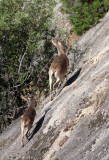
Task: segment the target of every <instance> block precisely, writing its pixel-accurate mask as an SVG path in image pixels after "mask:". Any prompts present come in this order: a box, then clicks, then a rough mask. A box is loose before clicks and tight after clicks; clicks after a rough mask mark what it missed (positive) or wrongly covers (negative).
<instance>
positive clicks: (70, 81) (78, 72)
mask: <svg viewBox="0 0 109 160" xmlns="http://www.w3.org/2000/svg"><path fill="white" fill-rule="evenodd" d="M80 72H81V68H79V69H78V70H77V71H76V72H75V73H74V75H73V76H72V77H70V78H69V79H68V80H67V82H66V83H65V84H64V85H63V86H62V88H61V89H60V90H59V92H58V93H57V95H56V96H58V95H59V94H60V93H61V91H62V89H63V88H65V87H66V86H69V85H71V84H72V83H73V82H74V81H75V80H76V79H77V78H78V76H79V75H80Z"/></svg>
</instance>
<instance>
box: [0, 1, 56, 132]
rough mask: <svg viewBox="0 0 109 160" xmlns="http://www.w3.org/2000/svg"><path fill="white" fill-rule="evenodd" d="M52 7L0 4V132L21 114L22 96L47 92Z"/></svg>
mask: <svg viewBox="0 0 109 160" xmlns="http://www.w3.org/2000/svg"><path fill="white" fill-rule="evenodd" d="M53 6H54V2H53V1H49V0H44V1H43V0H32V1H31V0H30V1H29V0H8V1H7V0H1V1H0V73H1V74H0V126H1V127H0V128H1V129H0V132H1V131H2V129H3V128H4V127H6V126H7V125H8V124H10V123H11V121H12V119H14V118H17V117H18V116H19V114H21V113H20V112H22V109H20V108H19V106H21V99H20V95H21V94H22V93H25V94H27V93H32V94H36V92H37V91H40V93H42V91H43V92H45V93H46V92H48V66H49V63H50V62H51V60H52V57H53V53H54V50H53V48H52V45H51V36H54V31H53V30H49V24H50V18H51V16H52V11H53ZM33 86H35V87H33ZM45 93H44V94H45Z"/></svg>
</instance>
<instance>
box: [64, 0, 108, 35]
mask: <svg viewBox="0 0 109 160" xmlns="http://www.w3.org/2000/svg"><path fill="white" fill-rule="evenodd" d="M61 1H62V2H63V7H62V8H61V11H63V12H66V13H68V14H69V21H70V23H71V25H72V27H73V31H74V33H75V34H77V35H81V34H83V33H84V32H85V31H87V30H88V29H89V28H91V27H92V26H93V25H94V24H95V23H97V22H99V20H100V19H101V18H102V17H103V16H104V15H105V13H106V12H107V11H108V10H109V1H108V0H73V1H72V3H70V1H69V0H61Z"/></svg>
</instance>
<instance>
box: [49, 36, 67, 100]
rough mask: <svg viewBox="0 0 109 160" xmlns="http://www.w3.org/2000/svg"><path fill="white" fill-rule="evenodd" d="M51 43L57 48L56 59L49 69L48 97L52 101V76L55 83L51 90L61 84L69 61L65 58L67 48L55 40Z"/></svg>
mask: <svg viewBox="0 0 109 160" xmlns="http://www.w3.org/2000/svg"><path fill="white" fill-rule="evenodd" d="M52 43H53V44H54V45H55V46H56V47H57V50H58V57H56V58H55V59H54V60H53V62H52V63H51V66H50V68H49V85H50V97H51V100H52V96H51V92H52V82H53V76H55V78H56V83H55V84H54V85H53V88H56V87H57V86H58V84H59V83H60V82H61V80H62V78H63V77H64V75H65V73H66V72H67V69H68V66H69V60H68V58H67V56H66V53H67V51H68V48H67V46H66V45H65V44H64V43H61V42H59V41H58V40H56V39H55V38H53V39H52Z"/></svg>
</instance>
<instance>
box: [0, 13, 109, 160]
mask: <svg viewBox="0 0 109 160" xmlns="http://www.w3.org/2000/svg"><path fill="white" fill-rule="evenodd" d="M76 45H77V46H78V47H79V49H81V50H85V51H86V52H85V54H84V57H83V58H82V59H81V61H80V62H79V63H78V66H77V69H76V70H75V72H76V71H77V72H76V74H75V72H73V73H72V78H71V79H70V80H69V81H68V82H67V83H66V85H65V87H64V88H63V89H62V91H61V92H60V93H59V95H58V96H57V97H54V100H53V101H50V98H49V97H48V98H47V99H46V100H45V101H44V102H43V103H42V104H41V105H40V106H38V108H36V110H37V117H36V119H35V123H34V126H33V129H32V132H31V135H30V141H29V142H28V141H27V140H26V139H25V140H24V143H25V146H24V147H23V148H22V147H21V135H20V118H19V119H18V120H16V121H15V122H14V123H13V124H12V125H10V126H9V127H8V128H7V129H6V130H5V131H4V132H3V133H2V134H1V135H0V160H11V159H12V160H21V159H22V160H30V159H31V160H108V159H109V13H108V14H107V15H106V16H105V17H104V18H103V20H101V22H100V23H99V24H97V25H96V26H94V27H93V28H91V29H90V30H89V31H88V32H87V33H86V34H84V35H83V36H82V37H80V38H79V40H78V41H77V44H76ZM71 55H72V56H73V53H72V52H70V56H71ZM70 63H71V62H70ZM79 68H80V69H79Z"/></svg>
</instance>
